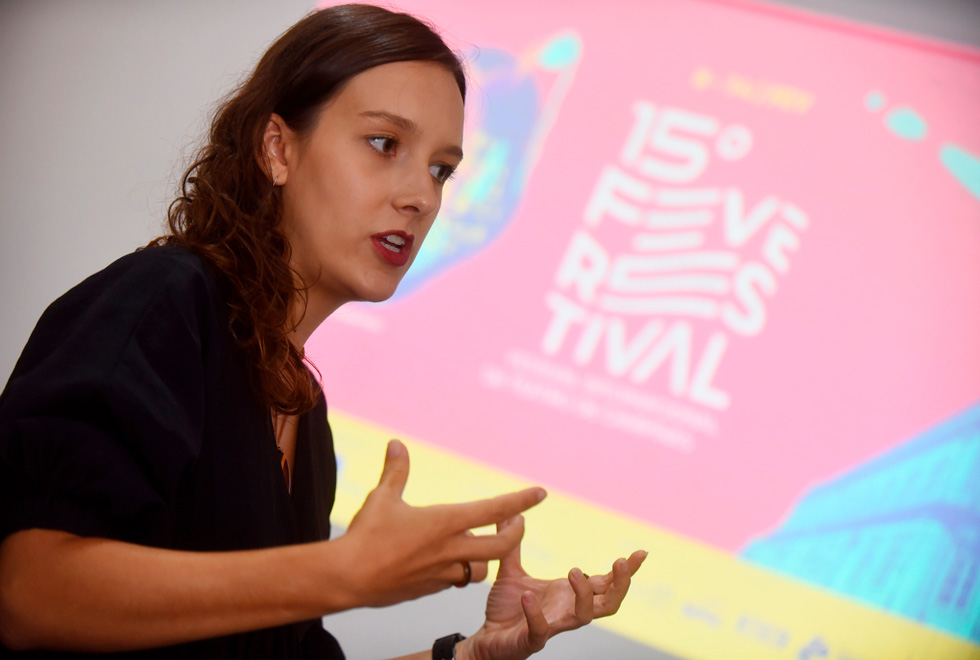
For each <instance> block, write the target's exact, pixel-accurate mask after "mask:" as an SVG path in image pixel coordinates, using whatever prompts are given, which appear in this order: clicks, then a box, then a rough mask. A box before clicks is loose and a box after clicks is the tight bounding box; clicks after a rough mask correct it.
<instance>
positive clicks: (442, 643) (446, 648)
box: [432, 633, 466, 660]
mask: <svg viewBox="0 0 980 660" xmlns="http://www.w3.org/2000/svg"><path fill="white" fill-rule="evenodd" d="M464 639H466V638H465V637H463V636H462V635H460V634H459V633H453V634H452V635H446V636H445V637H440V638H439V639H437V640H436V641H435V643H434V644H433V645H432V660H454V658H455V657H456V645H457V644H459V643H460V642H462V641H463V640H464Z"/></svg>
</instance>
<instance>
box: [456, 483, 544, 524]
mask: <svg viewBox="0 0 980 660" xmlns="http://www.w3.org/2000/svg"><path fill="white" fill-rule="evenodd" d="M546 495H547V493H546V492H545V490H544V489H543V488H526V489H524V490H519V491H517V492H514V493H507V494H506V495H498V496H497V497H492V498H490V499H486V500H477V501H475V502H464V503H462V504H451V505H449V506H450V507H452V509H453V515H454V518H455V522H456V524H457V525H459V529H460V530H463V529H473V528H475V527H483V526H485V525H493V524H496V523H500V522H503V521H505V520H507V519H508V518H513V517H514V516H516V515H517V514H519V513H523V512H524V511H527V510H528V509H530V508H531V507H532V506H534V505H536V504H538V503H540V502H541V500H543V499H544V498H545V496H546Z"/></svg>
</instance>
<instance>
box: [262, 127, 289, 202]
mask: <svg viewBox="0 0 980 660" xmlns="http://www.w3.org/2000/svg"><path fill="white" fill-rule="evenodd" d="M290 133H291V131H290V130H289V127H288V126H286V122H285V121H283V119H282V117H280V116H279V115H277V114H275V113H272V114H271V115H269V121H268V122H267V123H266V125H265V132H264V133H263V134H262V153H261V154H259V160H260V162H261V163H262V165H263V166H264V167H263V169H264V170H265V171H266V174H268V176H269V179H271V180H272V181H273V183H274V185H277V186H281V185H283V184H284V183H286V179H287V178H288V176H289V168H288V167H287V165H286V142H287V141H288V139H289V135H290Z"/></svg>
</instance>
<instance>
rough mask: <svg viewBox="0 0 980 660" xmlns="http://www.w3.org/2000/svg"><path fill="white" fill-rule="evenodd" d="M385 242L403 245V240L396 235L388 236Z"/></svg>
mask: <svg viewBox="0 0 980 660" xmlns="http://www.w3.org/2000/svg"><path fill="white" fill-rule="evenodd" d="M385 240H386V241H388V242H389V243H394V244H395V245H405V239H404V238H402V237H401V236H399V235H397V234H388V235H387V236H385Z"/></svg>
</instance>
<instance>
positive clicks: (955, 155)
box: [939, 144, 980, 200]
mask: <svg viewBox="0 0 980 660" xmlns="http://www.w3.org/2000/svg"><path fill="white" fill-rule="evenodd" d="M939 160H940V161H942V164H943V166H944V167H945V168H946V169H947V170H948V171H949V173H950V174H952V175H953V176H954V177H955V178H956V180H957V181H959V182H960V183H962V184H963V186H964V187H965V188H966V189H967V190H968V191H970V194H971V195H973V196H974V197H976V198H977V199H978V200H980V158H978V157H977V156H974V155H973V154H971V153H970V152H969V151H966V150H965V149H961V148H960V147H957V146H956V145H955V144H944V145H943V146H942V148H941V149H940V150H939Z"/></svg>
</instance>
